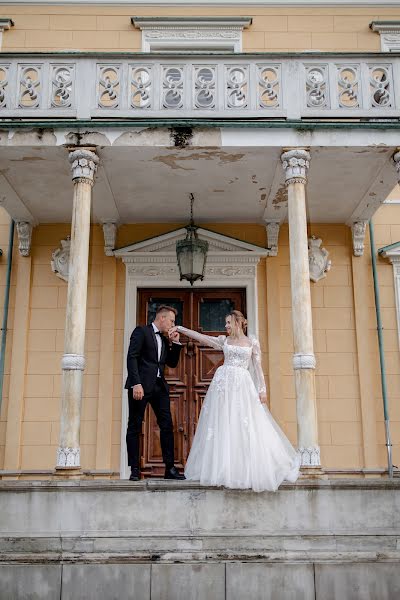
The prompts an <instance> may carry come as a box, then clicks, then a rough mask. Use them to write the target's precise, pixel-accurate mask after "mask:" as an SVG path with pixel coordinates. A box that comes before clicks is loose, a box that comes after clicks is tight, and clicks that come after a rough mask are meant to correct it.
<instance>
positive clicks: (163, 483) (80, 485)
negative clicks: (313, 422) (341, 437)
mask: <svg viewBox="0 0 400 600" xmlns="http://www.w3.org/2000/svg"><path fill="white" fill-rule="evenodd" d="M0 476H1V472H0ZM385 489H387V490H400V478H395V479H392V480H391V479H384V478H380V479H299V480H298V481H297V482H296V483H283V484H282V485H281V486H280V488H279V490H278V492H286V491H289V490H321V491H322V490H360V491H361V490H385ZM52 490H54V491H57V490H63V491H99V490H102V491H110V492H113V491H117V490H121V491H122V490H123V491H128V490H131V491H132V492H139V491H141V492H143V491H144V492H151V491H174V492H180V491H186V492H187V491H193V490H196V491H198V492H205V491H213V490H215V491H219V492H225V493H227V494H242V495H249V494H250V495H254V492H252V491H251V490H231V489H228V488H223V487H208V486H201V485H199V483H198V482H196V481H193V482H192V481H171V480H164V479H142V480H141V481H137V482H132V481H129V480H125V479H117V480H116V479H104V480H102V479H90V480H85V479H80V480H72V481H69V480H67V479H65V480H62V479H57V480H7V479H3V480H0V493H2V492H7V491H10V492H16V491H19V492H24V491H26V492H30V491H37V492H39V491H44V492H49V491H52ZM278 492H263V493H261V494H256V495H265V494H266V495H268V494H271V493H278Z"/></svg>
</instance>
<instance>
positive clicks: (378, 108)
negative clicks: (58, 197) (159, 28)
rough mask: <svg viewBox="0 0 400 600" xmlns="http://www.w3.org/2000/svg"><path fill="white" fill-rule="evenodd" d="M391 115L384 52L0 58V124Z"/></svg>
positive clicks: (394, 94) (394, 81) (393, 100)
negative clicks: (0, 121) (40, 120)
mask: <svg viewBox="0 0 400 600" xmlns="http://www.w3.org/2000/svg"><path fill="white" fill-rule="evenodd" d="M399 116H400V57H397V56H394V55H392V54H382V55H379V54H364V55H362V56H361V55H360V54H353V55H351V54H350V55H346V54H335V55H325V54H313V55H311V54H310V55H306V54H302V55H298V56H290V57H288V56H283V55H244V54H241V55H232V56H229V57H228V56H227V55H218V56H211V55H207V56H195V55H187V56H168V55H165V56H163V57H160V55H157V56H155V55H152V56H151V55H148V54H147V55H140V54H132V55H129V56H128V55H126V54H125V55H117V54H112V55H108V56H104V55H83V54H81V55H80V54H72V53H71V54H67V53H63V54H60V53H57V54H53V55H51V54H46V55H43V54H42V55H33V54H26V55H21V54H20V55H18V56H17V55H11V54H5V53H2V54H1V55H0V117H2V118H7V117H18V118H32V117H33V118H53V119H54V118H58V117H60V118H68V117H70V118H77V119H92V118H107V119H109V118H111V119H121V118H123V119H125V118H135V119H148V118H163V117H165V118H185V119H187V118H202V119H204V118H216V117H218V118H224V119H226V118H228V119H229V118H255V117H259V118H274V117H276V118H287V119H300V118H304V117H311V118H313V117H314V118H340V119H342V118H352V117H354V118H359V117H366V118H387V117H399Z"/></svg>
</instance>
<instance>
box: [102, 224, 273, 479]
mask: <svg viewBox="0 0 400 600" xmlns="http://www.w3.org/2000/svg"><path fill="white" fill-rule="evenodd" d="M185 233H186V230H185V229H184V228H182V229H178V230H176V231H173V232H170V233H167V234H164V235H161V236H157V237H155V238H152V239H150V240H146V241H144V242H138V243H137V244H131V245H130V246H126V247H125V248H121V249H119V250H116V251H115V252H114V255H115V256H116V257H117V258H121V259H122V261H123V262H124V263H125V267H126V276H125V325H124V357H125V356H126V354H127V351H128V346H129V340H130V336H131V333H132V331H133V329H134V328H135V327H136V325H137V294H138V289H139V288H181V289H191V287H190V284H189V283H188V282H187V281H179V271H178V266H177V263H176V254H175V252H174V251H172V250H171V249H172V248H174V247H175V243H176V241H177V240H178V239H182V238H183V237H184V234H185ZM198 235H199V238H200V239H207V241H208V242H209V253H208V257H207V265H206V275H205V279H204V281H202V282H198V283H196V284H195V286H194V287H195V288H196V289H201V288H224V287H226V288H227V289H229V288H232V287H241V288H244V289H245V290H246V307H247V320H248V322H249V334H253V335H256V336H258V335H259V331H258V301H257V264H258V262H259V260H260V258H261V257H263V256H268V254H269V252H268V250H266V249H264V248H260V247H258V246H253V245H252V244H248V243H246V242H242V241H240V240H234V239H233V238H230V237H227V236H223V235H220V234H217V233H213V232H210V231H207V230H203V229H201V228H199V229H198ZM126 371H127V369H126V364H125V361H124V372H123V385H125V379H126V374H127V373H126ZM127 424H128V402H127V394H126V390H125V389H123V392H122V416H121V455H120V457H121V462H120V474H121V479H128V478H129V468H128V466H127V453H126V442H125V436H126V428H127Z"/></svg>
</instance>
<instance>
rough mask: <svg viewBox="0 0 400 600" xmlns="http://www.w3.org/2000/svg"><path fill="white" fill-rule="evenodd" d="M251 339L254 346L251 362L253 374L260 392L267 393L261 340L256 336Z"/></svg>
mask: <svg viewBox="0 0 400 600" xmlns="http://www.w3.org/2000/svg"><path fill="white" fill-rule="evenodd" d="M250 339H251V343H252V346H253V353H252V355H251V362H252V369H251V371H252V373H251V375H252V377H253V381H254V385H255V386H256V389H257V391H258V393H259V394H266V393H267V387H266V385H265V378H264V373H263V370H262V365H261V348H260V342H259V341H258V340H257V339H256V338H255V337H251V338H250Z"/></svg>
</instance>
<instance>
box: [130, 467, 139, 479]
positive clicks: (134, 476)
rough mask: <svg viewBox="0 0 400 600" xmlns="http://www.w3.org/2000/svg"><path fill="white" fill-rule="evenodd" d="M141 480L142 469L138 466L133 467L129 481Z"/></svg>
mask: <svg viewBox="0 0 400 600" xmlns="http://www.w3.org/2000/svg"><path fill="white" fill-rule="evenodd" d="M139 480H140V471H139V469H138V467H132V469H131V476H130V477H129V481H139Z"/></svg>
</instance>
